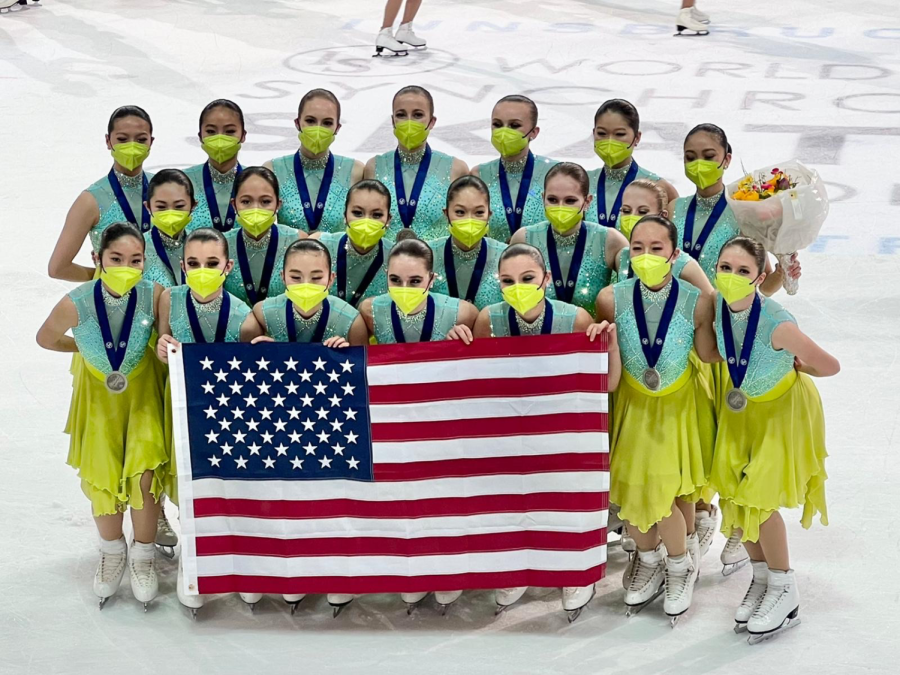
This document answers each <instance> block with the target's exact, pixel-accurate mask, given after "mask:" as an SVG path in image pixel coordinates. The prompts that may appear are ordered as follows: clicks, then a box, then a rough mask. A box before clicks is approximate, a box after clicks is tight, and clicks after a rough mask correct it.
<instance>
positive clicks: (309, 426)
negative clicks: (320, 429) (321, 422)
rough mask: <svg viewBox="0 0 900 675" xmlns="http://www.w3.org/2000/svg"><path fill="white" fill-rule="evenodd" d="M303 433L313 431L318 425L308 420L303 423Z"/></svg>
mask: <svg viewBox="0 0 900 675" xmlns="http://www.w3.org/2000/svg"><path fill="white" fill-rule="evenodd" d="M302 424H303V431H312V430H313V429H315V428H316V423H315V422H313V421H312V420H310V419H306V420H303V421H302Z"/></svg>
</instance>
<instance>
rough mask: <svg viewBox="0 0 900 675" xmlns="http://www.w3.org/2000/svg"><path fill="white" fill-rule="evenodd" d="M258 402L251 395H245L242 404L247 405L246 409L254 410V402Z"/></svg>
mask: <svg viewBox="0 0 900 675" xmlns="http://www.w3.org/2000/svg"><path fill="white" fill-rule="evenodd" d="M258 400H259V399H258V398H257V397H256V396H254V395H253V394H247V395H246V396H245V397H244V403H246V404H247V407H248V408H255V407H256V402H257V401H258Z"/></svg>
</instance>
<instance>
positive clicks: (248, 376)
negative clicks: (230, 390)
mask: <svg viewBox="0 0 900 675" xmlns="http://www.w3.org/2000/svg"><path fill="white" fill-rule="evenodd" d="M243 374H244V382H256V380H254V379H253V378H254V377H256V373H254V372H253V371H252V370H250V369H249V368H247V370H245V371H244V373H243Z"/></svg>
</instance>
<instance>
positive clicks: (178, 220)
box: [150, 210, 191, 238]
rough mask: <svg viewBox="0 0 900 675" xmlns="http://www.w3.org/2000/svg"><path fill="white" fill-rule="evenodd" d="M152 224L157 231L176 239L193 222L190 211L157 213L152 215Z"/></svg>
mask: <svg viewBox="0 0 900 675" xmlns="http://www.w3.org/2000/svg"><path fill="white" fill-rule="evenodd" d="M150 222H151V223H152V224H153V227H155V228H156V229H157V230H159V231H160V232H162V233H163V234H165V235H166V236H168V237H172V238H175V237H177V236H178V235H179V234H181V232H182V230H184V228H185V227H187V224H188V223H189V222H191V212H190V211H174V210H167V211H157V212H156V213H151V214H150Z"/></svg>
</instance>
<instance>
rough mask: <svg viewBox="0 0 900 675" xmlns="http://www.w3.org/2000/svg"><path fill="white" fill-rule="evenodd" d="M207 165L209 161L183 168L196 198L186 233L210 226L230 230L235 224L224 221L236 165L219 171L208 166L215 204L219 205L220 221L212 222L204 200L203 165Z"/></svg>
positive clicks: (235, 173)
mask: <svg viewBox="0 0 900 675" xmlns="http://www.w3.org/2000/svg"><path fill="white" fill-rule="evenodd" d="M205 166H209V162H204V163H203V164H198V165H196V166H192V167H191V168H189V169H185V170H184V172H185V173H186V174H187V177H188V178H190V179H191V184H192V185H193V186H194V199H196V200H197V208H195V209H194V215H193V217H192V218H191V222H189V223H188V225H187V227H186V228H185V231H186V232H188V233H191V232H193V231H194V230H199V229H200V228H201V227H212V228H214V229H217V230H221V231H222V232H227V231H229V230H231V229H232V228H233V227H236V225H235V224H234V223H233V222H232V223H228V222H224V221H226V220H227V218H228V207H229V205H230V204H231V194H232V192H233V190H234V179H235V177H236V176H237V166H235V167H234V168H233V169H232V170H231V171H226V172H225V173H219V172H218V171H216V170H215V169H214V168H213V167H212V166H209V177H210V178H211V179H212V185H213V192H215V194H216V205H217V206H218V207H219V218H220V219H221V220H220V222H218V223H215V222H213V217H212V214H211V213H210V212H209V202H207V200H206V190H205V189H204V187H203V167H205Z"/></svg>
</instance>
